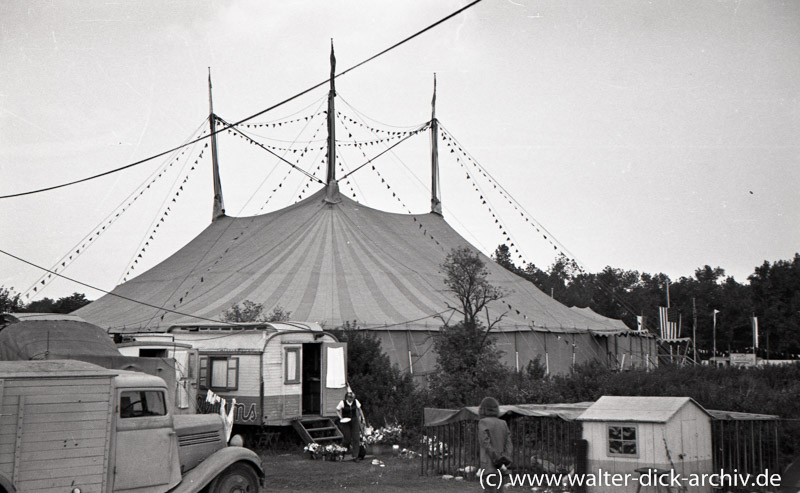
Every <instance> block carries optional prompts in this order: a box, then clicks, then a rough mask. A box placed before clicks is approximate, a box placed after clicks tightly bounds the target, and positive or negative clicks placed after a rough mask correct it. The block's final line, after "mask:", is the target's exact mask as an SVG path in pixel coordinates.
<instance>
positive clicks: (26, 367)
mask: <svg viewBox="0 0 800 493" xmlns="http://www.w3.org/2000/svg"><path fill="white" fill-rule="evenodd" d="M167 392H168V388H167V385H166V383H165V382H164V380H163V379H161V378H159V377H156V376H153V375H147V374H144V373H140V372H133V371H127V370H111V369H107V368H103V367H100V366H97V365H94V364H91V363H87V362H84V361H76V360H55V359H51V360H37V361H0V493H16V492H20V493H21V492H28V491H31V492H47V493H49V492H53V493H55V492H71V493H106V492H131V493H134V492H135V493H164V492H170V493H196V492H199V491H201V490H203V491H208V492H210V493H233V492H257V491H258V490H259V488H260V486H262V485H263V482H264V477H265V474H264V470H263V467H262V464H261V459H260V457H259V456H258V455H257V454H255V453H254V452H253V451H251V450H249V449H246V448H243V447H241V446H235V445H231V446H229V445H228V443H227V440H226V435H225V430H224V423H223V419H222V417H221V416H220V415H213V414H206V415H188V414H184V415H175V414H173V413H172V412H171V411H170V409H169V406H168V405H167V402H168V398H167ZM237 438H238V437H233V438H232V439H231V443H232V444H233V443H235V442H237V441H238V442H241V440H237Z"/></svg>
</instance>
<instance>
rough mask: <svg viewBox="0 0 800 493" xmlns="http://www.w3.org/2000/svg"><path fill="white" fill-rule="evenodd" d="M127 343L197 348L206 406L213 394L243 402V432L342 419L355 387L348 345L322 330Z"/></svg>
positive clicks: (243, 327)
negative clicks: (342, 404) (341, 409)
mask: <svg viewBox="0 0 800 493" xmlns="http://www.w3.org/2000/svg"><path fill="white" fill-rule="evenodd" d="M126 338H127V339H129V340H130V339H132V341H131V342H133V341H135V342H136V343H138V344H140V345H141V344H144V346H142V347H147V348H150V349H153V348H157V347H163V348H165V349H168V348H171V347H172V346H174V345H175V344H185V345H189V346H191V347H192V348H193V349H196V350H197V351H198V353H199V360H198V363H197V366H198V372H197V374H198V392H197V401H198V407H199V408H200V410H201V411H203V408H204V407H206V402H205V399H206V395H207V394H208V392H207V391H208V390H211V391H213V392H214V393H215V394H217V395H219V396H221V397H224V398H225V399H226V400H228V401H230V400H231V399H234V398H235V399H236V405H235V407H234V424H238V425H254V426H287V425H290V424H293V422H294V421H297V420H300V419H303V418H311V417H325V416H327V417H331V416H335V415H336V405H337V404H338V403H339V401H340V400H342V398H343V397H344V392H345V388H346V385H347V377H346V375H347V372H346V365H347V344H346V343H340V342H339V341H338V340H337V339H336V337H334V336H333V335H332V334H330V333H328V332H325V331H323V330H322V327H320V326H319V324H315V323H301V322H280V323H278V322H274V323H266V322H260V323H242V324H237V325H236V326H231V325H230V324H223V323H219V324H215V323H204V324H199V325H198V324H182V325H174V326H171V327H169V328H168V329H166V330H165V331H162V332H158V333H155V332H148V333H138V334H127V335H126ZM128 345H129V346H130V344H128Z"/></svg>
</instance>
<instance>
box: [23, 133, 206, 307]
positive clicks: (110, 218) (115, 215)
mask: <svg viewBox="0 0 800 493" xmlns="http://www.w3.org/2000/svg"><path fill="white" fill-rule="evenodd" d="M206 122H207V120H206ZM206 122H203V123H202V124H201V125H200V126H199V127H198V128H197V129H196V130H195V131H194V132H192V135H195V133H197V132H198V131H200V128H201V127H202V126H203V125H206ZM206 133H208V132H207V131H203V132H201V133H200V134H199V135H197V137H195V138H194V140H198V139H201V138H202V137H203V136H204V135H205V134H206ZM189 140H191V139H187V141H189ZM185 153H186V149H183V150H181V151H179V150H175V151H174V152H173V153H172V154H171V155H170V157H168V158H167V159H166V160H165V161H164V163H163V164H162V165H161V166H160V167H158V168H156V170H155V171H153V172H152V173H151V174H150V176H148V177H147V178H145V180H144V181H143V182H142V183H140V184H139V186H138V187H136V188H135V189H134V190H133V192H131V193H130V194H129V195H128V196H127V197H126V198H124V199H123V200H122V201H121V202H120V203H119V204H118V205H117V206H116V207H115V208H114V209H112V211H111V213H109V214H108V215H107V216H106V217H105V218H104V219H103V220H101V221H100V222H99V223H98V224H97V225H96V226H95V227H94V228H92V229H91V230H89V233H88V234H86V235H85V236H84V237H83V238H82V239H81V240H79V241H78V242H77V243H76V244H75V245H74V246H73V247H72V248H71V249H70V250H69V251H68V252H67V253H65V254H64V255H63V256H62V257H61V258H59V259H58V260H57V261H56V263H55V265H53V266H52V267H51V268H50V271H52V272H53V273H57V272H59V270H61V271H62V272H63V271H64V270H66V269H67V267H69V266H70V265H71V264H72V263H73V262H75V260H77V259H78V257H80V256H81V254H83V253H85V252H86V250H88V249H89V247H91V246H92V245H93V244H94V243H96V242H97V239H98V238H99V237H100V236H101V235H103V234H104V233H105V232H106V231H108V230H109V229H110V227H111V225H113V224H114V223H115V222H117V221H118V220H119V218H120V217H122V216H123V215H124V213H125V212H126V211H127V210H128V209H130V208H131V206H132V205H133V204H134V203H136V201H138V200H139V197H141V196H142V195H144V194H145V193H147V191H148V190H150V188H151V186H152V185H153V184H154V183H155V182H156V181H157V180H159V179H160V178H161V177H162V176H163V175H165V174H166V173H167V171H168V170H169V168H171V167H173V165H174V164H175V163H176V162H177V161H178V160H179V159H180V158H181V156H183V155H184V154H185ZM55 277H56V276H54V275H53V274H52V273H50V272H48V273H46V274H43V275H42V276H41V277H40V278H39V279H37V280H36V281H35V282H34V283H33V284H32V285H31V286H30V287H29V288H28V289H26V290H25V291H24V292H23V296H24V297H25V298H26V299H30V297H31V296H33V295H35V294H38V293H40V292H41V291H42V290H44V289H45V288H46V287H47V286H48V285H49V283H50V282H51V281H53V280H54V279H55Z"/></svg>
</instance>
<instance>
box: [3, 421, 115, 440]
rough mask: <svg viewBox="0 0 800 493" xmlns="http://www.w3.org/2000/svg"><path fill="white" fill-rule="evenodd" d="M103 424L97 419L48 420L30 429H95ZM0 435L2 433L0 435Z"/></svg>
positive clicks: (38, 430) (43, 430)
mask: <svg viewBox="0 0 800 493" xmlns="http://www.w3.org/2000/svg"><path fill="white" fill-rule="evenodd" d="M28 423H30V421H28ZM104 425H105V422H103V423H102V424H99V423H98V422H97V421H52V422H51V421H48V422H46V423H37V424H36V426H35V427H34V429H33V430H32V431H35V432H37V433H40V432H45V431H47V432H50V431H77V430H96V429H98V428H100V427H101V426H104ZM1 437H2V435H0V438H1ZM0 443H2V440H0Z"/></svg>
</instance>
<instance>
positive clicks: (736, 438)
mask: <svg viewBox="0 0 800 493" xmlns="http://www.w3.org/2000/svg"><path fill="white" fill-rule="evenodd" d="M711 435H712V440H711V443H712V444H713V447H714V471H719V470H724V471H734V470H736V471H737V472H738V473H740V474H751V475H753V476H755V475H757V474H760V473H763V472H764V471H766V470H769V471H771V472H776V473H777V472H779V470H780V467H781V464H780V449H779V446H778V445H779V443H778V421H777V420H741V419H729V420H726V419H714V420H712V421H711Z"/></svg>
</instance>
